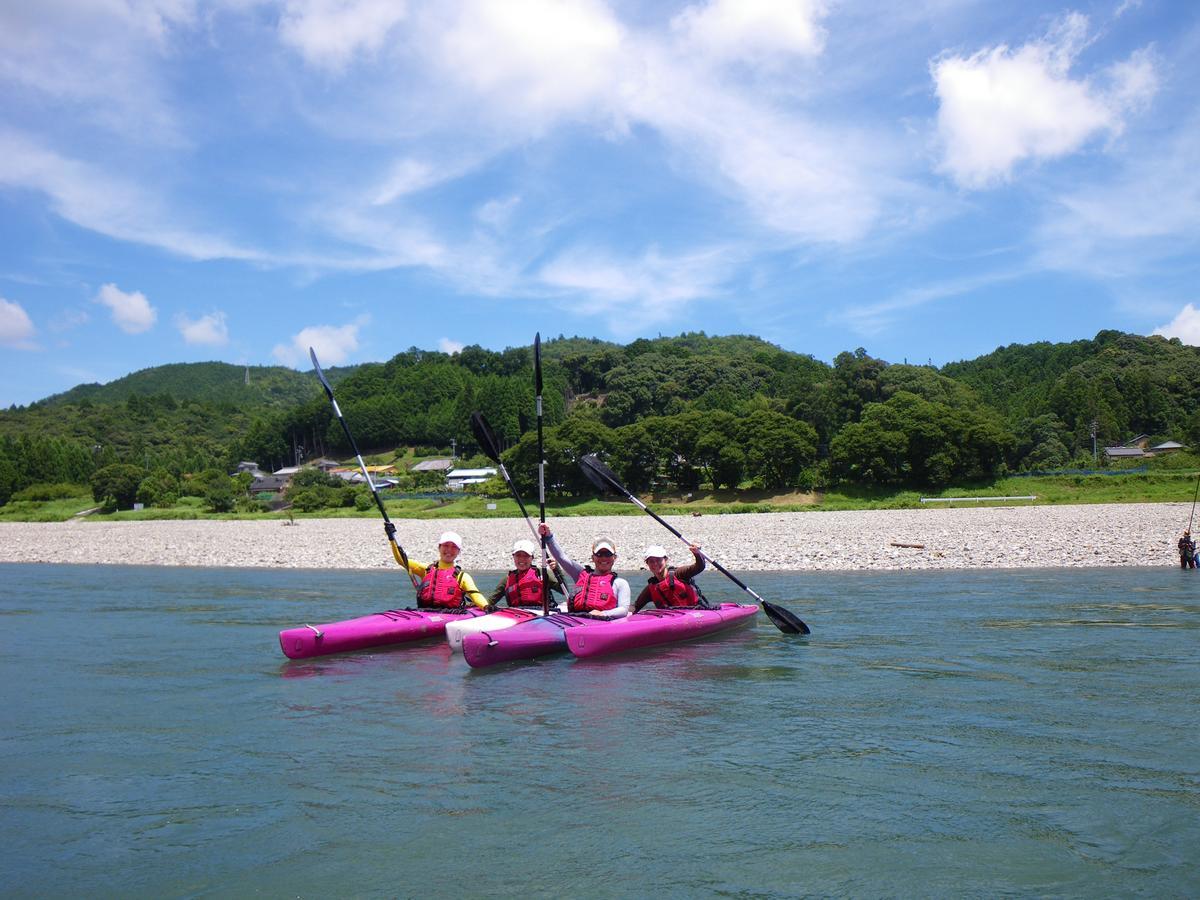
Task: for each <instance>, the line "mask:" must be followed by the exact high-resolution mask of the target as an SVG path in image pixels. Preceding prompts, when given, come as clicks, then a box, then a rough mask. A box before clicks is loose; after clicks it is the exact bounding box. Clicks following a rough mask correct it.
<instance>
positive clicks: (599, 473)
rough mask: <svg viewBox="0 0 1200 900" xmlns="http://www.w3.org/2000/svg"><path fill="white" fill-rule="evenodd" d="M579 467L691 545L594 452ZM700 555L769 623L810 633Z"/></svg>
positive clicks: (600, 486) (598, 484) (602, 487)
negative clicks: (752, 602) (756, 606)
mask: <svg viewBox="0 0 1200 900" xmlns="http://www.w3.org/2000/svg"><path fill="white" fill-rule="evenodd" d="M579 467H580V468H581V469H583V474H584V475H586V476H587V479H588V481H590V482H591V483H592V484H594V485H595V486H596V487H597V488H598V489H599V490H601V491H614V492H616V493H618V494H623V495H624V496H625V499H626V500H629V501H630V502H631V503H633V504H634V505H635V506H637V507H638V508H639V509H641V510H642V512H644V513H648V514H649V515H650V516H651V517H652V518H653V519H654V520H655V521H656V522H658V524H659V525H662V526H663V527H664V528H666V529H667V530H668V531H669V532H671V534H673V535H675V537H677V538H679V539H680V540H681V541H683V542H684V543H685V544H688V545H689V546H690V545H691V541H689V540H688V539H687V538H685V537H684V536H683V535H682V534H680V533H679V532H678V531H677V530H676V529H675V528H674V527H673V526H672V525H671V523H669V522H667V521H665V520H664V519H663V518H662V517H661V516H659V515H658V514H657V513H655V512H654V510H652V509H650V508H649V507H648V506H646V504H645V503H643V502H642V501H641V500H639V499H638V498H637V497H635V496H634V495H633V494H631V493H630V492H629V490H628V489H627V488H626V487H625V486H624V485H623V484H621V482H620V481H618V480H617V476H616V475H614V474H613V471H612V469H610V468H609V467H608V466H606V465H605V464H604V463H602V462H601V461H600V460H599V459H598V458H597V457H596V454H594V453H589V454H587V455H586V456H584V457H583V458H582V459H580V460H579ZM703 555H704V558H705V559H706V560H708V561H709V562H710V563H712V565H713V568H715V569H716V570H717V571H718V572H720V573H721V574H722V575H724V576H725V577H726V578H728V579H729V580H730V581H732V582H733V583H734V584H736V585H737V586H738V587H740V588H741V589H742V590H743V591H745V592H746V593H747V594H749V595H750V596H751V597H753V598H754V599H755V600H757V601H758V602H759V603H760V604H761V605H762V610H763V612H764V613H766V614H767V618H768V619H770V620H771V624H772V625H774V626H775V627H776V628H778V629H779V630H780V631H782V632H783V633H784V634H811V630H810V629H809V627H808V626H807V625H805V624H804V621H803V620H802V619H800V618H799V617H798V616H797V615H795V614H794V613H793V612H791V611H790V610H786V609H784V608H783V607H782V606H776V605H775V604H774V603H768V602H767V601H766V600H764V599H763V598H762V597H760V596H759V595H758V594H756V593H755V592H754V591H752V590H751V589H750V588H749V587H747V586H746V584H745V583H744V582H743V581H742V580H741V579H740V578H738V577H737V576H736V575H734V574H733V573H732V572H730V571H729V570H728V569H726V568H725V567H724V566H723V565H721V564H720V563H719V562H717V561H716V560H715V559H713V558H712V557H711V556H709V555H708V554H707V553H705V554H703Z"/></svg>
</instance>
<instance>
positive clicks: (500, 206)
mask: <svg viewBox="0 0 1200 900" xmlns="http://www.w3.org/2000/svg"><path fill="white" fill-rule="evenodd" d="M520 204H521V198H520V197H518V196H512V197H505V198H504V199H502V200H501V199H499V198H495V199H492V200H489V201H487V203H484V204H483V205H482V206H480V207H479V208H478V209H476V210H475V218H476V220H478V221H479V222H481V223H483V224H484V225H487V226H488V227H489V228H493V229H501V228H504V227H505V226H506V225H507V224H508V222H509V220H510V219H511V218H512V216H513V213H514V212H516V209H517V207H518V206H520Z"/></svg>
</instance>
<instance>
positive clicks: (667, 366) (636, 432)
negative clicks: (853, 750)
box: [0, 331, 1200, 504]
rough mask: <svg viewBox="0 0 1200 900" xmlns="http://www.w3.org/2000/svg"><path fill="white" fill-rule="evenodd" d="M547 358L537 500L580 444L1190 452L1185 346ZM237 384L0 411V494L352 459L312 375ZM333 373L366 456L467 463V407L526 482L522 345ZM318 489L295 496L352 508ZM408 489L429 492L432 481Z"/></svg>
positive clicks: (1058, 463) (674, 346)
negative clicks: (915, 361) (127, 472)
mask: <svg viewBox="0 0 1200 900" xmlns="http://www.w3.org/2000/svg"><path fill="white" fill-rule="evenodd" d="M542 348H543V369H544V381H545V389H544V397H543V399H544V413H545V425H546V461H547V485H548V490H549V491H550V492H551V493H556V492H559V493H565V494H588V495H590V494H591V492H592V489H591V487H590V485H589V484H588V483H587V482H586V481H585V480H583V479H582V476H581V473H579V472H578V467H577V464H576V463H577V460H578V458H579V456H581V455H582V454H584V453H588V452H596V453H600V454H601V455H602V456H603V457H604V458H605V459H606V460H607V461H608V462H609V464H610V465H612V466H613V468H614V470H615V471H616V472H617V473H618V475H619V476H620V477H621V478H622V479H623V480H624V482H625V483H626V484H627V485H628V486H630V487H632V488H634V489H636V490H639V491H646V490H654V489H657V488H660V487H672V488H675V489H679V490H684V491H686V490H692V489H694V488H695V487H697V486H698V485H700V484H701V483H711V484H714V485H716V486H719V487H733V486H736V485H738V484H744V483H745V482H746V481H751V482H753V483H755V484H758V485H761V486H763V487H772V488H777V489H787V488H792V487H796V486H802V487H804V486H812V485H817V484H824V483H827V482H828V480H829V479H836V480H840V481H851V482H861V483H866V484H877V483H882V484H900V483H907V482H911V483H913V484H943V483H945V482H946V479H959V478H976V477H978V478H985V477H989V476H990V475H991V474H994V473H998V472H1002V471H1005V470H1017V471H1019V470H1030V469H1051V468H1056V467H1062V466H1063V465H1065V464H1071V463H1078V462H1087V463H1090V459H1091V453H1092V435H1091V430H1092V425H1093V422H1094V423H1095V424H1096V428H1097V430H1098V439H1097V444H1098V446H1099V447H1100V448H1103V447H1104V446H1106V445H1111V444H1118V443H1122V442H1124V441H1126V440H1128V439H1130V438H1131V437H1133V436H1135V435H1137V434H1143V433H1144V434H1148V435H1152V436H1153V439H1154V440H1155V441H1158V440H1166V439H1174V440H1178V441H1180V442H1182V443H1185V444H1189V445H1194V446H1195V445H1200V350H1198V349H1197V348H1195V347H1190V346H1185V345H1183V344H1181V343H1180V342H1179V341H1177V340H1166V339H1163V338H1160V337H1141V336H1138V335H1129V334H1122V333H1120V332H1115V331H1105V332H1101V333H1099V334H1098V335H1096V337H1095V338H1094V339H1093V340H1087V341H1075V342H1072V343H1069V344H1049V343H1039V344H1030V345H1024V346H1020V345H1013V346H1010V347H1002V348H999V349H998V350H996V351H995V352H994V353H992V354H989V355H988V356H985V357H981V358H979V359H977V360H973V361H970V362H960V363H954V364H951V365H948V366H945V367H944V368H942V369H941V370H935V369H933V368H932V367H928V366H910V365H892V364H889V363H887V362H885V361H884V360H880V359H876V358H873V357H871V356H870V355H869V354H868V353H867V352H866V351H865V350H864V349H862V348H859V349H856V350H854V351H852V352H845V353H841V354H839V355H838V356H837V357H836V359H835V360H834V362H833V364H832V365H828V364H826V363H823V362H820V361H818V360H815V359H813V358H812V357H811V356H806V355H803V354H798V353H791V352H788V351H785V350H782V349H781V348H779V347H776V346H774V345H773V344H770V343H768V342H766V341H762V340H760V339H758V338H754V337H749V336H741V335H734V336H726V337H711V336H708V335H706V334H704V333H702V332H701V333H690V334H683V335H679V336H677V337H660V338H654V339H641V340H637V341H634V342H632V343H631V344H629V345H628V346H621V345H618V344H614V343H611V342H607V341H602V340H597V339H593V338H565V337H558V338H553V339H549V340H547V341H546V342H544V343H543V345H542ZM245 374H246V370H245V368H244V367H242V366H230V365H226V364H222V363H200V364H180V365H175V366H162V367H159V368H157V369H147V370H144V371H142V372H136V373H134V374H133V375H130V376H127V377H126V378H123V379H120V380H118V381H116V382H113V383H112V384H109V385H104V386H100V385H83V386H80V387H78V388H75V389H73V390H71V391H68V392H66V393H65V394H61V395H58V396H56V397H52V398H49V399H47V400H45V401H41V402H39V403H35V404H33V405H31V406H29V407H26V408H21V409H15V408H14V409H10V410H7V411H0V501H6V500H7V499H8V498H9V497H10V496H11V495H12V494H13V493H14V492H15V491H19V490H21V489H22V488H26V487H28V486H30V485H33V484H35V483H60V482H62V483H66V482H75V483H83V482H87V481H88V480H89V479H90V478H91V477H92V473H93V472H95V471H97V470H100V469H104V468H107V467H110V466H112V465H114V464H127V465H133V466H137V467H139V468H141V469H144V470H147V471H152V472H154V473H155V475H154V477H153V478H150V479H148V480H149V481H150V483H149V484H147V486H146V488H145V494H144V497H145V499H143V501H142V502H162V501H160V500H158V499H156V500H150V499H149V498H150V497H151V496H153V497H155V498H160V497H163V498H165V497H169V496H170V494H171V491H170V489H169V478H171V477H173V478H175V479H178V480H179V481H180V484H179V493H181V494H189V493H190V494H192V495H194V496H208V492H209V489H210V488H211V487H212V486H213V485H214V484H219V483H220V481H219V479H205V478H201V477H200V476H196V475H195V474H194V473H206V472H207V471H209V470H212V471H215V472H217V473H219V475H220V477H221V478H224V479H225V480H226V481H227V480H228V475H227V474H226V473H228V472H230V471H232V470H233V468H234V467H235V466H236V464H237V462H238V461H240V460H253V461H255V462H257V463H258V464H259V465H260V466H262V467H263V468H264V469H267V470H275V469H278V468H280V467H282V466H284V465H289V464H295V463H296V462H297V460H301V459H312V458H314V457H316V456H320V455H329V456H334V457H340V458H345V457H346V456H348V455H349V454H350V447H349V446H348V444H347V441H346V439H345V436H344V434H343V432H342V429H341V427H340V425H339V423H338V422H336V421H335V420H334V417H333V414H332V411H331V409H330V406H329V403H328V401H327V399H326V398H325V397H324V395H323V393H322V392H321V390H320V387H319V384H318V382H317V380H316V378H315V377H314V376H313V375H312V374H311V373H309V372H297V371H293V370H290V369H285V368H281V367H252V368H251V369H250V384H249V385H246V384H245ZM327 375H329V377H330V379H331V381H332V382H333V384H334V385H335V389H336V391H337V394H338V399H339V403H340V404H341V408H342V411H343V413H344V414H345V417H346V420H347V422H348V424H349V425H350V428H351V429H352V431H353V433H354V435H355V437H356V439H357V442H358V444H359V447H360V448H361V449H362V451H363V452H364V453H366V454H371V453H375V452H379V451H392V450H394V449H395V448H397V447H402V446H409V447H412V446H426V447H443V448H445V447H448V446H449V445H450V443H451V441H454V442H455V443H456V447H457V451H458V453H459V455H460V456H461V457H463V458H466V457H470V456H471V455H473V454H475V453H476V451H477V449H478V448H476V446H475V439H474V437H473V435H472V434H471V432H470V428H469V425H468V418H469V414H470V413H471V412H472V411H474V410H480V411H482V412H483V413H484V415H485V416H486V417H487V419H488V421H489V422H490V424H491V426H492V429H493V431H494V432H495V434H496V437H497V440H498V442H499V444H500V448H501V450H503V451H505V460H506V464H507V465H508V466H509V469H510V472H511V473H512V475H513V477H514V478H515V479H517V481H518V483H519V485H520V486H521V488H522V490H523V491H524V492H526V493H527V494H532V491H533V490H534V489H535V488H536V475H537V469H536V465H537V459H536V455H537V454H536V448H535V426H536V421H535V415H534V398H533V360H532V350H531V347H529V346H522V347H515V348H510V349H508V350H505V351H502V352H495V351H491V350H486V349H484V348H482V347H478V346H471V347H467V348H464V349H463V350H462V351H461V352H459V353H457V354H453V355H448V354H445V353H439V352H433V351H425V350H420V349H417V348H411V349H409V350H407V351H404V352H402V353H399V354H397V355H396V356H394V357H392V358H391V359H390V360H388V361H387V362H385V363H373V364H367V365H361V366H356V367H352V368H348V369H337V370H328V371H327ZM162 473H165V476H164V475H163V474H162ZM304 477H310V476H304ZM322 479H323V480H316V481H313V482H312V483H311V484H309V485H308V487H328V488H329V489H330V490H333V491H338V492H339V493H338V501H339V504H340V503H342V502H344V503H354V502H356V501H355V499H354V498H355V497H356V496H359V495H358V494H356V493H355V492H353V491H345V492H343V487H344V486H343V485H341V484H340V483H338V484H334V483H333V482H332V481H330V480H328V479H324V476H322ZM242 480H243V481H244V480H245V479H242ZM405 481H406V486H407V485H411V486H415V487H427V488H430V489H440V488H441V487H442V484H443V476H442V475H441V474H440V473H434V474H432V475H429V476H425V477H424V480H422V479H421V478H417V477H411V476H405ZM229 487H230V490H231V491H232V494H233V496H234V497H235V498H237V497H239V496H242V495H244V493H245V485H244V484H238V485H234V484H233V483H230V485H229ZM303 489H304V483H303V479H302V483H301V485H297V487H296V488H295V490H297V491H300V490H303ZM218 493H220V491H218ZM105 496H108V495H105ZM310 499H311V498H310ZM325 501H332V496H326V497H325V499H324V500H323V501H322V502H325Z"/></svg>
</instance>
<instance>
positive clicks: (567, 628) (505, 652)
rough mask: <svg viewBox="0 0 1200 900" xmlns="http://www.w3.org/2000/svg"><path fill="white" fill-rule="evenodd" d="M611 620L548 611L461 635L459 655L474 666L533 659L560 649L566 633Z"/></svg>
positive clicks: (603, 625)
mask: <svg viewBox="0 0 1200 900" xmlns="http://www.w3.org/2000/svg"><path fill="white" fill-rule="evenodd" d="M611 624H612V623H611V622H610V621H606V620H604V619H592V618H589V617H588V616H573V615H568V614H566V613H551V614H550V615H548V616H546V617H545V618H537V619H530V620H529V621H528V622H521V623H520V624H518V625H513V626H512V627H510V628H505V629H503V630H501V631H480V632H478V633H477V634H468V635H465V636H464V637H463V642H462V651H463V657H464V658H465V659H466V661H467V662H468V663H469V664H470V665H471V666H473V667H474V668H477V669H478V668H483V667H484V666H494V665H496V664H497V663H504V662H512V661H514V660H518V659H533V658H534V657H537V656H546V655H547V654H550V653H564V652H566V649H567V637H566V636H567V634H569V633H571V632H575V631H592V630H599V629H603V628H607V627H609V625H611Z"/></svg>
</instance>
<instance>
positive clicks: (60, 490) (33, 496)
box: [12, 483, 91, 503]
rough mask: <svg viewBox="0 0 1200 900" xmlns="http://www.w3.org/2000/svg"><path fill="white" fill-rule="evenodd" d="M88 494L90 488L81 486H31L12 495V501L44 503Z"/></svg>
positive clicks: (64, 484) (61, 484)
mask: <svg viewBox="0 0 1200 900" xmlns="http://www.w3.org/2000/svg"><path fill="white" fill-rule="evenodd" d="M90 492H91V488H87V487H84V486H83V485H81V484H70V483H59V484H44V483H43V484H31V485H30V486H29V487H27V488H22V489H21V490H19V491H17V492H16V493H14V494H13V495H12V499H13V500H27V501H33V502H35V503H44V502H46V501H49V500H66V499H68V498H71V497H80V496H84V495H86V494H88V493H90Z"/></svg>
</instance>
